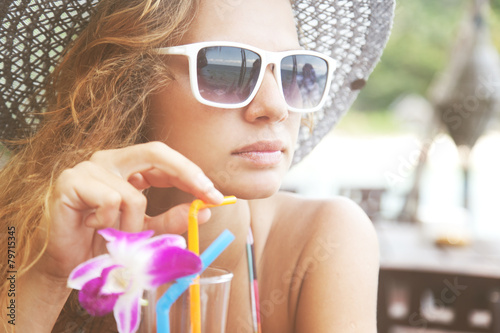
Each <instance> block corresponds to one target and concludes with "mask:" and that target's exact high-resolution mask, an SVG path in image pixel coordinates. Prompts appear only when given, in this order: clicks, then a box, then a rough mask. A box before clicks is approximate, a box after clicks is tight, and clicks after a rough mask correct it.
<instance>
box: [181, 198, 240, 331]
mask: <svg viewBox="0 0 500 333" xmlns="http://www.w3.org/2000/svg"><path fill="white" fill-rule="evenodd" d="M235 202H236V197H235V196H227V197H224V200H223V201H222V203H221V204H220V205H210V204H206V203H205V202H203V201H201V200H199V199H196V200H194V201H193V202H192V203H191V206H190V207H189V215H188V249H189V250H190V251H192V252H194V253H196V254H197V255H200V238H199V234H198V212H199V211H200V209H203V208H210V207H217V206H223V205H229V204H233V203H235ZM199 279H200V277H199V276H197V277H196V278H195V279H194V281H193V283H192V284H191V285H190V286H189V295H190V298H191V333H201V313H200V284H199Z"/></svg>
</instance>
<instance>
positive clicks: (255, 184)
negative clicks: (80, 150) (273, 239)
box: [148, 0, 300, 199]
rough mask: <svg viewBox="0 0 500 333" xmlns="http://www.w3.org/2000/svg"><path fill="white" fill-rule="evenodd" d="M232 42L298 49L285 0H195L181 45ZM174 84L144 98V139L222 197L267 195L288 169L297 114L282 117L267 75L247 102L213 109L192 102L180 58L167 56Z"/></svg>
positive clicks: (282, 104) (185, 67)
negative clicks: (180, 159) (195, 170)
mask: <svg viewBox="0 0 500 333" xmlns="http://www.w3.org/2000/svg"><path fill="white" fill-rule="evenodd" d="M202 41H233V42H240V43H245V44H249V45H253V46H256V47H258V48H261V49H264V50H269V51H284V50H292V49H299V44H298V40H297V35H296V30H295V24H294V21H293V15H292V11H291V6H290V3H289V0H272V1H269V0H236V1H221V0H203V1H201V7H200V9H199V12H198V14H197V16H196V17H195V19H194V21H193V23H192V25H191V27H190V30H189V31H188V33H187V34H186V35H185V36H184V37H183V40H182V41H181V44H188V43H195V42H202ZM168 63H169V65H170V66H171V69H172V72H173V74H174V77H175V79H174V80H173V81H172V82H171V83H170V84H168V85H167V86H165V87H162V88H161V89H160V91H159V92H158V93H157V94H155V95H154V96H153V97H152V100H151V114H150V118H149V124H148V125H149V133H148V135H149V139H150V140H159V141H163V142H165V143H166V144H167V145H169V146H170V147H172V148H173V149H175V150H177V151H179V152H180V153H182V154H183V155H184V156H186V157H187V158H189V159H190V160H192V161H193V162H194V163H196V164H197V165H198V166H200V167H201V168H202V169H203V171H204V172H205V173H206V174H207V176H208V177H209V178H210V179H211V180H212V181H213V182H214V183H215V186H216V187H217V188H218V189H219V190H220V191H221V192H222V193H223V194H225V195H236V196H237V197H239V198H242V199H256V198H264V197H267V196H269V195H272V194H273V193H275V192H276V191H277V190H278V189H279V186H280V184H281V181H282V178H283V176H284V174H285V172H286V171H287V170H288V168H289V166H290V163H291V159H292V156H293V152H294V147H295V143H296V140H297V133H298V129H299V126H300V114H297V113H292V112H288V110H287V106H286V103H285V101H284V100H283V98H282V96H281V94H280V91H279V88H278V83H277V82H276V80H275V78H274V76H273V74H272V71H271V70H272V69H271V68H270V67H269V68H267V69H266V74H265V77H264V80H263V83H262V85H261V87H260V89H259V91H258V93H257V95H256V97H255V98H254V99H253V100H252V102H251V103H250V104H249V105H248V106H246V107H244V108H241V109H220V108H214V107H209V106H206V105H204V104H201V103H199V102H198V101H197V100H196V99H195V97H194V96H193V94H192V92H191V89H190V85H189V84H190V83H189V73H188V60H187V57H185V56H170V57H169V58H168Z"/></svg>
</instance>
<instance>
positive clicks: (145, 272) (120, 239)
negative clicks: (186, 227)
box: [68, 228, 202, 333]
mask: <svg viewBox="0 0 500 333" xmlns="http://www.w3.org/2000/svg"><path fill="white" fill-rule="evenodd" d="M98 233H99V234H101V235H102V236H103V237H104V239H105V240H106V241H107V242H108V243H107V245H106V247H107V249H108V252H109V254H103V255H100V256H98V257H95V258H93V259H90V260H88V261H86V262H84V263H82V264H80V265H79V266H77V267H76V268H75V269H74V270H73V271H72V272H71V274H70V276H69V278H68V287H70V288H73V289H78V290H80V292H79V294H78V299H79V301H80V304H81V305H82V306H83V307H84V308H85V310H87V312H88V313H89V314H91V315H93V316H102V315H105V314H108V313H110V312H111V311H113V312H114V316H115V319H116V323H117V325H118V331H119V332H120V333H135V332H136V331H137V329H138V328H139V323H140V318H141V305H142V303H143V300H142V295H143V292H144V290H145V289H154V288H156V287H158V286H160V285H162V284H164V283H167V282H170V281H173V280H176V279H178V278H180V277H183V276H188V275H192V274H196V273H198V272H200V271H201V268H202V263H201V260H200V258H199V257H198V256H197V255H196V254H194V253H193V252H190V251H188V250H186V249H185V248H186V241H185V240H184V238H183V237H181V236H179V235H167V234H166V235H160V236H156V237H153V238H151V236H153V234H154V231H152V230H148V231H143V232H139V233H128V232H123V231H118V230H115V229H112V228H108V229H103V230H99V231H98Z"/></svg>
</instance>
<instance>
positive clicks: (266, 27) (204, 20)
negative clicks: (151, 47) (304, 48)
mask: <svg viewBox="0 0 500 333" xmlns="http://www.w3.org/2000/svg"><path fill="white" fill-rule="evenodd" d="M210 40H225V41H236V42H241V43H246V44H250V45H254V46H257V47H260V48H263V49H268V50H276V51H278V50H286V49H294V48H298V46H299V44H298V38H297V32H296V27H295V22H294V17H293V12H292V8H291V4H290V2H289V1H288V0H271V1H269V0H232V1H221V0H203V1H201V2H200V8H199V11H198V12H197V14H196V16H195V18H194V20H193V22H192V25H191V27H190V29H189V30H188V32H187V33H186V34H185V36H184V38H183V40H182V44H187V43H194V42H200V41H210Z"/></svg>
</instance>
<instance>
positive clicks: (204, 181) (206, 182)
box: [196, 173, 214, 192]
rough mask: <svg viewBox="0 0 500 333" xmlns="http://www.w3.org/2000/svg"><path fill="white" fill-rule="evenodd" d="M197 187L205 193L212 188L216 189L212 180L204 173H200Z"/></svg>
mask: <svg viewBox="0 0 500 333" xmlns="http://www.w3.org/2000/svg"><path fill="white" fill-rule="evenodd" d="M196 181H197V185H198V187H199V188H200V189H201V190H202V191H203V192H208V191H210V190H211V189H212V188H214V183H212V181H211V180H210V179H208V177H207V176H205V175H204V174H203V173H199V174H198V176H197V179H196Z"/></svg>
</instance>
